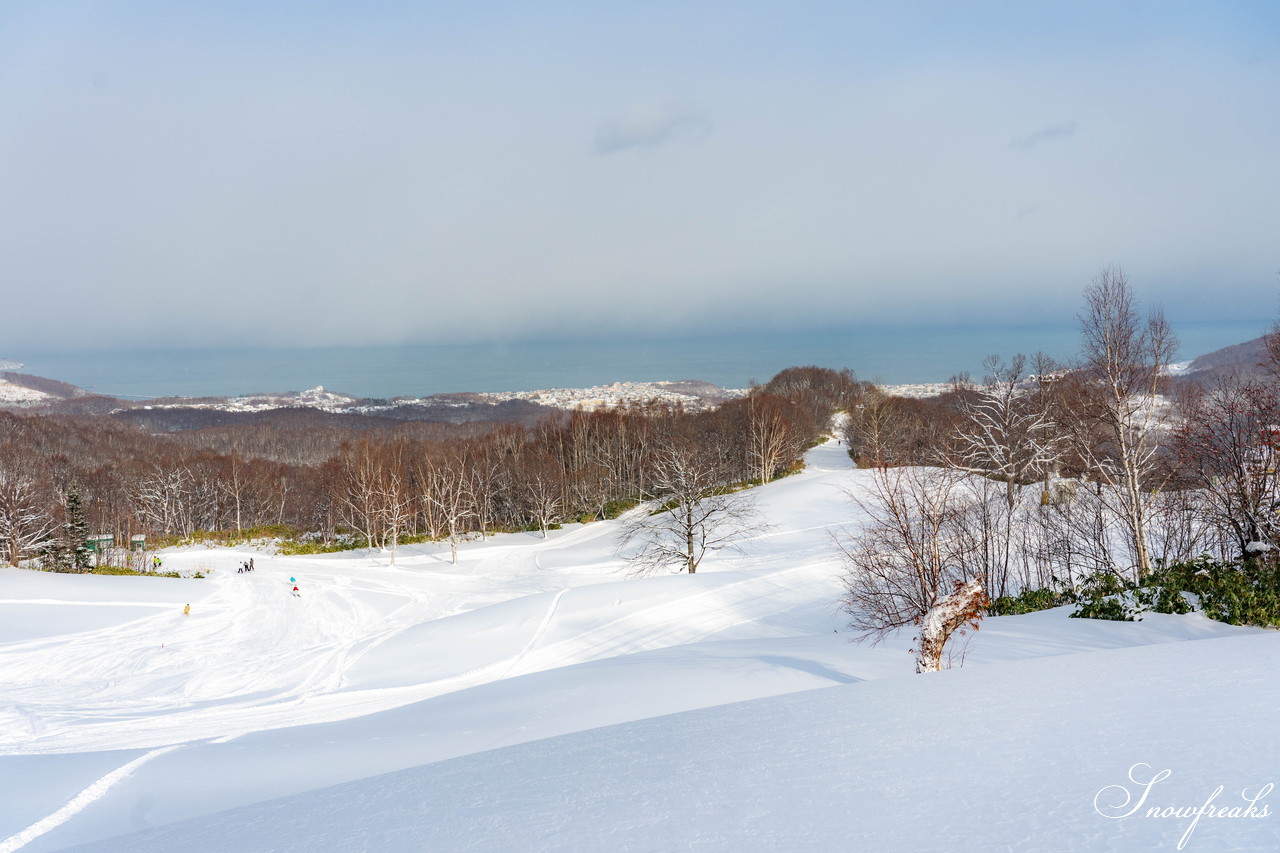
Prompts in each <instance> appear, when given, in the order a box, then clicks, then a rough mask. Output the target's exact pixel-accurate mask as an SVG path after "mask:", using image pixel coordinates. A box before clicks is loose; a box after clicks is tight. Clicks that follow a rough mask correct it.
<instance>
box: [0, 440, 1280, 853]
mask: <svg viewBox="0 0 1280 853" xmlns="http://www.w3.org/2000/svg"><path fill="white" fill-rule="evenodd" d="M842 450H843V449H842V448H840V447H838V446H836V445H835V444H829V445H825V446H823V447H819V448H816V449H815V450H813V451H812V452H811V453H810V456H809V468H808V469H807V470H806V471H805V472H803V473H801V474H799V475H797V476H794V477H789V478H786V479H785V480H782V481H780V482H777V483H773V484H770V485H768V486H765V487H762V488H761V489H759V490H758V495H759V500H760V504H761V509H762V511H763V512H764V514H765V515H766V516H767V517H768V519H769V520H770V522H771V523H772V525H773V526H772V527H771V528H770V529H769V530H767V531H764V532H762V533H761V534H759V535H758V536H757V537H756V538H755V539H754V540H753V541H752V542H750V543H748V547H747V552H746V553H745V554H742V555H728V554H719V555H714V556H712V557H709V558H708V559H707V561H706V562H704V564H703V567H702V568H701V569H700V571H699V573H698V574H697V575H694V576H684V575H677V576H667V577H655V578H648V579H643V580H626V579H625V575H624V573H623V569H624V567H623V566H622V564H621V563H620V562H619V561H618V560H617V559H616V557H615V556H614V552H613V549H614V543H615V539H616V534H617V526H616V524H615V523H611V522H604V523H598V524H593V525H589V526H585V527H583V526H571V527H569V528H566V529H565V530H562V531H555V532H553V533H552V535H551V537H550V538H548V539H547V540H542V539H539V538H537V537H536V536H531V535H513V536H501V537H497V538H494V539H491V540H489V541H488V542H484V543H470V544H468V545H465V546H464V549H463V552H462V559H461V560H460V562H459V564H458V565H457V566H453V565H451V564H449V562H448V551H447V548H440V547H436V546H414V547H412V548H407V549H406V548H402V549H401V550H400V552H399V554H398V555H397V559H396V565H394V566H393V565H389V562H390V561H389V555H387V554H371V555H363V554H362V555H350V554H340V555H327V556H324V557H310V558H279V557H269V556H267V555H265V554H262V553H258V552H250V551H235V550H227V549H204V548H198V549H189V550H185V551H181V552H172V553H170V554H168V555H167V556H166V560H165V563H166V568H168V567H171V566H177V567H179V568H189V569H196V568H199V569H202V570H203V571H205V572H206V573H210V574H211V577H210V578H209V579H207V580H203V581H200V580H190V581H187V580H174V579H160V578H157V579H150V578H114V577H105V578H99V577H91V578H72V577H62V576H56V575H38V574H33V573H27V572H17V571H13V570H6V571H3V572H0V616H3V617H5V621H3V622H0V778H3V779H5V780H6V782H11V781H12V782H14V784H6V786H5V788H6V796H5V797H3V798H0V839H4V840H0V851H7V850H16V849H19V848H21V849H24V850H29V851H38V850H56V849H61V848H64V847H67V846H70V845H77V844H88V847H87V848H86V849H93V850H132V849H156V850H185V849H190V850H200V849H205V850H277V849H280V850H284V849H297V850H359V849H367V850H394V849H404V850H424V849H430V850H450V849H545V848H554V849H566V850H588V849H602V850H609V849H643V850H652V849H686V848H697V849H835V848H839V849H869V850H871V849H874V850H893V849H973V850H988V849H1001V848H1020V849H1055V850H1058V849H1060V850H1070V849H1080V850H1088V849H1115V850H1133V849H1146V848H1145V847H1143V846H1142V845H1144V844H1146V843H1147V842H1149V841H1150V842H1152V843H1159V844H1160V845H1164V844H1165V841H1166V840H1167V839H1168V838H1170V837H1172V838H1173V841H1174V842H1176V837H1177V833H1174V835H1173V836H1170V833H1172V832H1174V829H1175V826H1174V825H1175V824H1178V821H1176V820H1173V819H1169V820H1160V819H1150V820H1146V821H1144V822H1141V825H1139V824H1140V822H1139V820H1138V818H1136V817H1135V818H1129V819H1126V820H1120V821H1117V820H1108V819H1106V818H1104V817H1101V816H1099V815H1098V814H1096V813H1095V812H1094V808H1093V802H1092V797H1093V793H1094V792H1095V791H1096V790H1097V789H1098V788H1099V787H1101V786H1104V785H1107V784H1112V783H1118V782H1122V781H1124V775H1125V774H1126V773H1127V772H1128V768H1129V767H1130V766H1131V765H1132V764H1135V763H1138V762H1147V763H1150V764H1152V765H1156V764H1160V763H1161V762H1164V764H1162V765H1161V767H1160V769H1163V768H1164V766H1165V765H1167V766H1169V767H1170V769H1172V770H1173V771H1174V776H1173V777H1171V778H1170V779H1169V780H1168V781H1167V782H1164V783H1162V787H1161V788H1158V789H1156V791H1155V792H1153V794H1152V797H1153V798H1154V797H1155V793H1156V792H1161V793H1163V789H1164V788H1166V787H1167V788H1168V792H1169V796H1168V797H1165V798H1164V799H1167V800H1169V801H1170V803H1171V804H1176V805H1184V803H1183V800H1185V799H1186V798H1187V797H1188V796H1191V797H1192V799H1195V798H1197V797H1199V798H1200V799H1199V800H1197V804H1198V803H1199V802H1203V797H1202V796H1201V794H1202V793H1203V795H1204V796H1207V795H1208V794H1209V793H1211V792H1212V790H1213V788H1214V787H1215V786H1216V785H1218V784H1223V785H1225V786H1226V793H1225V794H1224V795H1222V797H1221V801H1223V802H1225V801H1226V800H1227V798H1228V795H1230V796H1231V797H1235V798H1236V799H1238V798H1239V797H1238V793H1237V792H1236V791H1235V789H1236V788H1240V787H1247V786H1250V785H1253V786H1255V787H1256V785H1259V784H1262V783H1265V782H1268V781H1272V779H1271V778H1269V777H1267V773H1268V772H1271V768H1275V767H1277V766H1278V765H1277V764H1276V760H1275V759H1276V758H1277V756H1276V752H1275V739H1274V737H1270V736H1268V735H1267V731H1268V724H1267V723H1265V722H1263V720H1264V718H1265V710H1264V709H1271V710H1273V709H1274V708H1275V707H1276V706H1277V700H1278V699H1280V695H1278V694H1277V691H1276V689H1275V688H1274V686H1273V683H1272V680H1271V679H1270V677H1269V675H1270V672H1272V671H1273V669H1274V661H1275V660H1276V659H1277V658H1276V652H1277V651H1280V647H1277V645H1276V641H1277V636H1278V635H1276V634H1275V633H1274V632H1262V631H1253V630H1246V629H1238V628H1231V627H1229V626H1224V625H1220V624H1217V623H1213V622H1209V621H1208V620H1205V619H1203V618H1201V617H1199V616H1194V615H1192V616H1188V617H1153V618H1148V620H1147V621H1144V622H1142V623H1139V624H1119V623H1099V622H1089V621H1085V620H1070V619H1067V618H1066V614H1065V612H1063V611H1050V612H1047V613H1041V614H1033V615H1030V616H1024V617H1006V618H1001V619H990V620H988V621H987V622H986V623H985V624H984V626H983V629H982V630H981V631H980V632H979V633H978V634H977V635H975V636H974V638H973V639H972V641H971V644H970V646H969V649H968V653H967V657H966V663H965V667H964V668H963V669H961V670H953V671H951V672H946V673H941V674H938V675H936V676H915V675H913V674H912V661H911V657H910V655H909V654H907V651H906V649H907V646H908V644H909V638H907V637H902V638H898V639H896V640H891V641H890V642H888V643H886V644H884V645H881V646H878V647H874V648H872V647H866V646H859V645H853V644H850V643H849V642H848V635H847V634H846V633H844V632H843V631H842V623H843V620H842V618H841V617H840V616H839V614H838V613H837V612H836V608H835V602H836V599H837V598H838V596H839V592H840V585H839V581H838V572H839V565H838V563H837V562H836V560H835V558H834V556H833V549H832V546H831V544H830V532H831V531H832V530H833V529H835V528H837V527H839V526H841V525H844V524H849V523H855V522H856V520H857V512H856V510H855V508H854V507H853V506H852V505H851V504H850V502H849V501H848V499H847V496H846V495H845V491H844V490H846V489H855V490H856V489H858V488H860V485H859V484H860V482H861V481H862V480H863V479H864V478H865V476H866V474H865V473H864V472H857V471H852V470H850V467H849V463H848V461H847V458H846V457H845V456H844V454H843V452H842ZM249 556H253V557H254V558H255V562H256V565H257V569H258V570H257V571H255V572H254V573H252V574H243V575H242V574H236V573H235V567H236V566H237V565H238V564H239V563H240V561H241V560H244V559H247V558H248V557H249ZM290 578H296V579H297V583H298V586H299V587H300V588H301V593H302V595H301V597H300V598H294V597H293V596H292V595H290V593H289V591H290V589H291V588H292V585H293V584H292V583H291V582H290ZM187 603H190V604H191V615H190V616H183V615H182V607H183V605H185V604H187ZM780 694H788V695H786V696H780ZM744 700H746V701H744ZM728 703H738V704H728ZM697 709H702V710H697ZM671 714H675V716H662V715H671ZM1224 731H1229V733H1230V734H1231V736H1232V737H1233V738H1235V740H1233V741H1229V742H1228V743H1229V744H1234V745H1228V746H1225V747H1224V746H1223V743H1224V741H1222V740H1221V738H1222V736H1223V734H1222V733H1223V732H1224ZM387 774H390V775H387ZM1264 777H1266V778H1264ZM1174 782H1178V783H1180V784H1183V785H1184V787H1181V788H1179V787H1175V786H1174V784H1173V783H1174ZM1091 786H1092V787H1091ZM1130 787H1132V785H1131V786H1130ZM1202 788H1203V789H1204V790H1203V792H1202V791H1201V789H1202ZM1193 794H1194V796H1192V795H1193ZM1175 795H1176V796H1175ZM281 798H283V799H281ZM1161 802H1162V803H1163V802H1164V800H1161ZM188 820H189V821H191V822H185V823H183V822H180V821H188ZM966 821H967V822H966ZM1184 823H1185V822H1184ZM166 825H167V826H166ZM962 826H963V827H968V828H967V829H965V830H964V831H963V832H960V830H959V829H958V828H959V827H962ZM1276 826H1280V823H1277V822H1276V819H1270V820H1268V819H1255V820H1251V821H1245V820H1243V819H1241V820H1232V819H1229V818H1228V819H1224V820H1222V821H1217V822H1215V823H1214V825H1213V828H1212V833H1213V834H1212V835H1211V834H1210V827H1208V826H1202V827H1200V828H1198V829H1197V831H1196V835H1195V836H1194V837H1195V838H1196V839H1197V840H1200V841H1203V842H1204V843H1205V847H1204V849H1227V848H1225V847H1224V846H1222V845H1220V844H1219V842H1224V843H1226V842H1230V843H1235V844H1236V849H1264V848H1258V847H1257V846H1256V845H1257V844H1258V843H1259V842H1269V841H1272V840H1274V839H1275V829H1274V828H1275V827H1276ZM148 827H161V828H160V829H158V830H155V833H158V834H143V835H137V834H135V833H137V832H138V831H140V830H145V829H147V828H148ZM953 831H954V832H958V833H959V834H958V835H956V836H955V837H954V838H953V837H951V836H950V835H948V833H952V832H953ZM1180 832H1181V829H1178V833H1180ZM1135 833H1136V834H1135ZM113 836H124V837H122V838H117V839H115V840H105V839H109V838H111V837H113ZM1210 838H1212V839H1214V841H1212V842H1210V841H1209V839H1210ZM1042 839H1043V841H1044V843H1039V842H1040V840H1042ZM1135 845H1136V846H1135ZM1214 845H1218V846H1214ZM1250 845H1254V846H1252V847H1251V846H1250ZM1193 849H1194V848H1193Z"/></svg>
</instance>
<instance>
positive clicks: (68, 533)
mask: <svg viewBox="0 0 1280 853" xmlns="http://www.w3.org/2000/svg"><path fill="white" fill-rule="evenodd" d="M66 511H67V520H66V523H65V524H64V525H63V528H62V529H63V536H62V538H63V548H64V551H65V554H66V557H65V559H66V562H67V565H68V569H69V570H70V571H73V572H87V571H89V570H90V569H92V568H93V554H92V552H91V551H90V550H89V522H88V520H86V519H85V517H84V505H83V502H82V501H81V500H80V489H79V488H78V487H77V486H75V485H74V484H72V486H71V488H70V489H68V490H67V503H66Z"/></svg>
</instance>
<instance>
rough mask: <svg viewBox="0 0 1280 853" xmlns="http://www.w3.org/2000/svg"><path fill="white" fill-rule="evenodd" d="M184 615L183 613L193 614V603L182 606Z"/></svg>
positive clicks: (186, 614) (185, 614)
mask: <svg viewBox="0 0 1280 853" xmlns="http://www.w3.org/2000/svg"><path fill="white" fill-rule="evenodd" d="M182 615H183V616H190V615H191V605H190V604H188V605H187V606H186V607H184V608H182Z"/></svg>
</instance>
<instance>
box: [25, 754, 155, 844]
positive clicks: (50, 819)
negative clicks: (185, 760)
mask: <svg viewBox="0 0 1280 853" xmlns="http://www.w3.org/2000/svg"><path fill="white" fill-rule="evenodd" d="M178 748H179V746H178V745H174V746H166V747H162V748H160V749H153V750H151V751H150V752H148V753H147V754H146V755H141V756H139V757H137V758H135V759H134V760H133V761H130V762H129V763H128V764H125V765H123V766H122V767H118V768H116V769H115V770H112V771H111V772H110V773H108V774H107V775H105V776H103V777H102V778H101V779H98V780H97V781H96V782H94V783H93V784H92V785H90V786H89V787H87V788H85V789H84V790H83V791H81V792H80V793H79V794H76V795H75V796H74V797H73V798H72V799H71V801H70V802H68V803H67V804H66V805H64V806H63V807H62V808H60V809H58V810H57V811H56V812H54V813H53V814H51V815H49V816H47V817H44V818H41V819H40V820H38V821H36V822H35V823H33V824H31V825H30V826H28V827H27V828H26V829H24V830H22V831H21V832H16V833H14V834H13V835H10V836H9V837H8V838H6V839H5V840H4V841H0V853H13V851H14V850H17V849H19V848H21V847H25V846H26V845H28V844H30V843H31V842H32V841H34V840H35V839H37V838H39V837H40V836H42V835H44V834H45V833H46V832H49V831H50V830H52V829H54V828H56V827H58V826H60V825H62V824H64V823H66V822H67V821H68V820H70V819H71V818H73V817H75V816H76V815H77V814H79V813H80V812H82V811H84V810H85V808H87V807H88V806H89V805H90V804H91V803H93V802H94V801H96V800H100V799H102V797H103V796H104V795H106V793H107V792H108V791H110V790H111V788H112V787H113V786H115V785H117V784H118V783H120V782H121V781H123V780H124V779H125V778H126V777H127V776H129V775H130V774H132V773H133V772H134V771H135V770H137V769H138V768H139V767H141V766H142V765H144V764H146V763H147V762H148V761H150V760H151V759H153V758H159V757H160V756H162V755H164V754H165V753H167V752H172V751H173V750H175V749H178Z"/></svg>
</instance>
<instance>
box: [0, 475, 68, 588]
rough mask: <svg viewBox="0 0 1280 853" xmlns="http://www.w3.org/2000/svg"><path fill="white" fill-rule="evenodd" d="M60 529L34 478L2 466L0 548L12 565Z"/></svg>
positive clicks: (32, 553)
mask: <svg viewBox="0 0 1280 853" xmlns="http://www.w3.org/2000/svg"><path fill="white" fill-rule="evenodd" d="M57 529H58V525H57V522H56V521H55V519H54V517H53V515H52V514H51V513H50V512H49V511H48V508H47V506H46V504H45V502H44V501H42V500H41V499H40V496H39V494H38V491H37V484H36V480H35V478H34V477H33V476H31V475H29V474H26V473H23V472H20V471H15V470H12V469H11V468H9V467H8V466H5V467H0V547H2V548H3V554H4V557H5V559H6V560H7V561H8V563H9V565H11V566H16V565H18V563H20V562H21V561H22V560H23V559H24V558H26V557H30V556H33V555H34V554H35V553H36V552H37V551H38V550H39V549H40V547H41V546H42V545H43V544H44V543H45V542H46V541H48V539H49V538H50V537H51V536H52V535H53V534H54V532H55V531H56V530H57Z"/></svg>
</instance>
